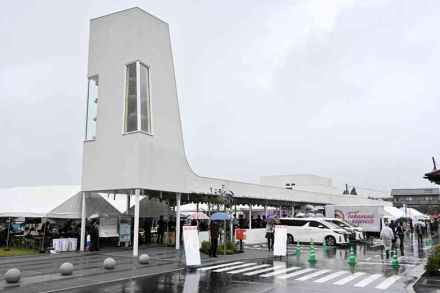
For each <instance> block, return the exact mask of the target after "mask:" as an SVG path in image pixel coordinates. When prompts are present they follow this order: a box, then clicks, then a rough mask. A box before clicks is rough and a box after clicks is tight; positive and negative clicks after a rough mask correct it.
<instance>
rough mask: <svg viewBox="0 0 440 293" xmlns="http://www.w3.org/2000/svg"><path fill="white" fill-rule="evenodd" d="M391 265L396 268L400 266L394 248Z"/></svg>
mask: <svg viewBox="0 0 440 293" xmlns="http://www.w3.org/2000/svg"><path fill="white" fill-rule="evenodd" d="M391 266H392V267H393V268H398V267H399V266H400V264H399V259H398V258H397V251H396V250H395V249H394V250H393V252H392V256H391Z"/></svg>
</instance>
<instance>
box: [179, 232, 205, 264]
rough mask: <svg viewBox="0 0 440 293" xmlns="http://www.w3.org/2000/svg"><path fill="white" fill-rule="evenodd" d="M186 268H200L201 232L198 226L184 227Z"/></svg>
mask: <svg viewBox="0 0 440 293" xmlns="http://www.w3.org/2000/svg"><path fill="white" fill-rule="evenodd" d="M183 243H184V246H185V260H186V266H200V265H201V261H200V250H199V249H200V246H199V232H198V231H197V226H183Z"/></svg>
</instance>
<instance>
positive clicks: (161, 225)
mask: <svg viewBox="0 0 440 293" xmlns="http://www.w3.org/2000/svg"><path fill="white" fill-rule="evenodd" d="M164 233H165V221H164V220H163V216H162V215H161V216H159V221H157V244H163V234H164Z"/></svg>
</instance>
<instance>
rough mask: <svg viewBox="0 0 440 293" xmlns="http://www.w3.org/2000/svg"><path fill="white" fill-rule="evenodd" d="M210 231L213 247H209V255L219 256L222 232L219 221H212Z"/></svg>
mask: <svg viewBox="0 0 440 293" xmlns="http://www.w3.org/2000/svg"><path fill="white" fill-rule="evenodd" d="M209 231H210V235H211V247H210V248H209V256H212V257H217V246H218V236H219V234H220V228H219V224H218V223H217V221H211V225H210V227H209Z"/></svg>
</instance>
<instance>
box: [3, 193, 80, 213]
mask: <svg viewBox="0 0 440 293" xmlns="http://www.w3.org/2000/svg"><path fill="white" fill-rule="evenodd" d="M80 190H81V187H80V186H79V185H53V186H25V187H23V186H21V187H10V188H0V201H1V203H2V204H1V205H0V217H14V218H15V217H36V218H41V217H45V215H46V213H47V212H48V211H50V210H51V209H53V208H55V207H57V206H58V205H60V204H61V203H63V202H64V201H66V200H68V199H69V198H71V197H72V196H74V195H75V194H77V193H78V192H79V191H80Z"/></svg>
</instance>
